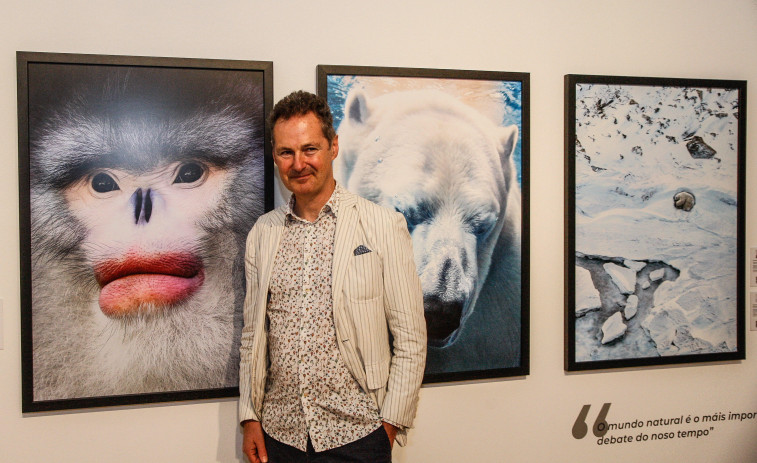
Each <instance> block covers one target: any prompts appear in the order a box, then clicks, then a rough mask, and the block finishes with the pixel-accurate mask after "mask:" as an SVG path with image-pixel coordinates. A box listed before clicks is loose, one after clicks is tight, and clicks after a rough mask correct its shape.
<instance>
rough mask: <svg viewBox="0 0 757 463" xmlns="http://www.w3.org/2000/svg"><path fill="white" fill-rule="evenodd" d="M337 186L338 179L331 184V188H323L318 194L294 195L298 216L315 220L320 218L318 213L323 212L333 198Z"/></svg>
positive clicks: (295, 210)
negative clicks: (308, 195)
mask: <svg viewBox="0 0 757 463" xmlns="http://www.w3.org/2000/svg"><path fill="white" fill-rule="evenodd" d="M335 188H336V180H334V181H333V182H332V184H331V188H328V189H325V188H324V189H323V190H322V191H321V192H320V193H319V194H318V195H316V196H313V197H302V196H297V195H295V197H294V208H293V210H292V212H294V213H295V214H296V215H297V217H299V218H301V219H304V220H307V221H308V222H313V221H315V219H317V218H318V214H320V213H321V209H323V206H324V205H325V204H326V203H327V202H328V201H329V198H331V194H332V193H334V189H335Z"/></svg>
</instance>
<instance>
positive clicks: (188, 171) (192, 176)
mask: <svg viewBox="0 0 757 463" xmlns="http://www.w3.org/2000/svg"><path fill="white" fill-rule="evenodd" d="M204 174H205V168H204V167H203V166H202V165H201V164H199V163H196V162H188V163H186V164H182V165H181V167H179V171H178V172H177V173H176V178H175V179H174V180H173V182H174V183H195V182H197V181H199V180H201V179H202V176H203V175H204Z"/></svg>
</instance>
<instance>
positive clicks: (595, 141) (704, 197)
mask: <svg viewBox="0 0 757 463" xmlns="http://www.w3.org/2000/svg"><path fill="white" fill-rule="evenodd" d="M745 111H746V82H745V81H733V80H695V79H669V78H641V77H611V76H586V75H567V76H566V77H565V114H566V116H565V163H566V169H565V175H566V179H565V187H566V193H565V211H566V212H565V214H566V221H565V241H566V256H565V275H566V279H565V285H566V288H565V294H566V308H565V331H566V333H565V339H566V353H565V368H566V370H590V369H600V368H616V367H631V366H642V365H662V364H674V363H688V362H705V361H715V360H734V359H743V358H744V357H745V351H744V326H745V325H744V310H745V306H744V302H745V296H744V281H745V280H744V211H745V209H744V207H745V206H744V200H745V194H744V187H745V185H744V181H745V165H746V164H745V154H746V149H745V140H746V114H745Z"/></svg>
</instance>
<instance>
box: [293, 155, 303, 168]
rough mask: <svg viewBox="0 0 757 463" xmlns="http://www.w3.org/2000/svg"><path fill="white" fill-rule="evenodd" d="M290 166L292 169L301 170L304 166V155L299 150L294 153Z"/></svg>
mask: <svg viewBox="0 0 757 463" xmlns="http://www.w3.org/2000/svg"><path fill="white" fill-rule="evenodd" d="M292 167H293V168H294V170H302V169H303V168H304V167H305V156H304V155H303V154H302V153H300V152H295V153H294V159H293V160H292Z"/></svg>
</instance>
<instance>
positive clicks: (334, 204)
mask: <svg viewBox="0 0 757 463" xmlns="http://www.w3.org/2000/svg"><path fill="white" fill-rule="evenodd" d="M342 191H344V188H342V185H340V184H339V182H336V187H335V188H334V191H333V192H332V193H331V196H330V197H329V200H328V201H326V204H324V205H323V207H322V208H321V212H319V213H318V217H316V219H315V220H314V222H318V221H319V220H320V219H321V217H323V216H324V215H325V214H328V213H331V214H332V215H333V216H334V217H337V215H338V211H339V198H340V197H341V195H342ZM294 203H295V198H294V195H292V196H291V197H290V198H289V202H288V203H287V207H286V211H285V212H286V217H287V221H289V222H291V221H294V220H300V221H303V222H304V221H305V220H304V219H302V218H300V217H298V216H297V214H295V213H294Z"/></svg>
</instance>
